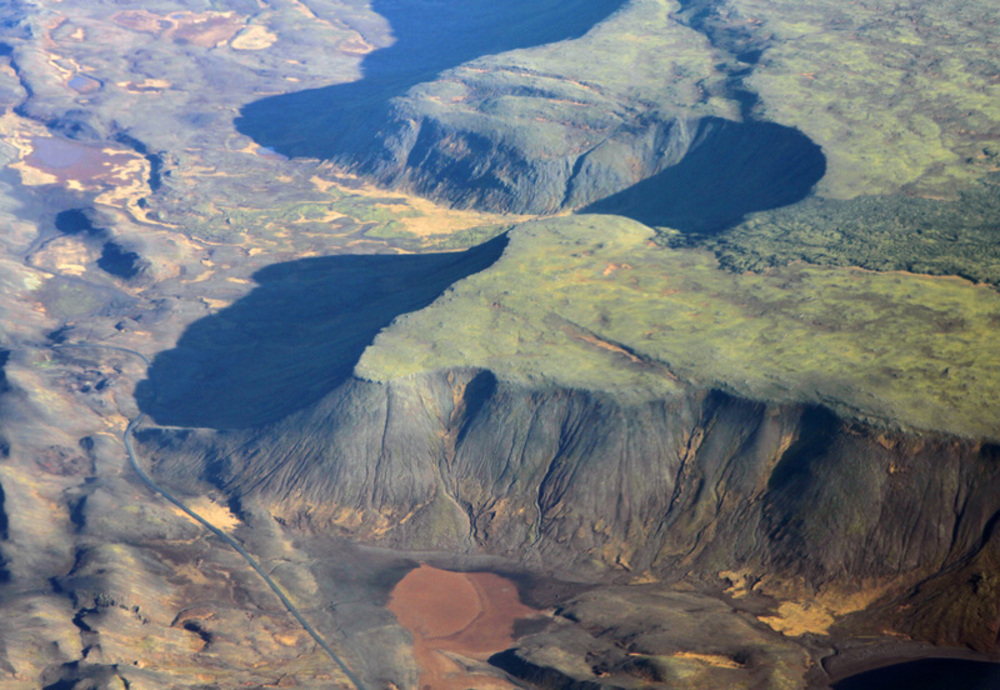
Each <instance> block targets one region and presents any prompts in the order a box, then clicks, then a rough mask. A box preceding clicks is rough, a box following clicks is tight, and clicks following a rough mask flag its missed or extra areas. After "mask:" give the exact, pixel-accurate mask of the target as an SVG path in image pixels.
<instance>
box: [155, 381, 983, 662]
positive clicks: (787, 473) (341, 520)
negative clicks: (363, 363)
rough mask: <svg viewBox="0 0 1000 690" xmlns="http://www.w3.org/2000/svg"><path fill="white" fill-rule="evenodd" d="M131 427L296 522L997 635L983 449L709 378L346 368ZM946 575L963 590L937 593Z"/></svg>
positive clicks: (955, 634)
mask: <svg viewBox="0 0 1000 690" xmlns="http://www.w3.org/2000/svg"><path fill="white" fill-rule="evenodd" d="M142 440H143V441H144V443H145V445H146V447H147V449H149V450H152V451H153V453H154V462H155V467H156V471H157V472H158V473H159V475H160V476H161V477H162V478H164V479H166V480H168V481H170V482H173V483H183V482H184V481H185V477H186V476H188V475H189V474H190V467H191V466H192V463H193V464H195V465H198V464H200V466H201V468H202V473H203V476H204V478H207V479H210V480H211V481H213V482H215V483H216V484H217V485H218V486H219V487H220V488H222V489H223V490H224V491H225V492H226V493H228V494H229V495H230V496H231V497H232V498H233V499H234V500H235V501H237V502H245V501H253V502H254V503H255V504H258V505H261V504H262V505H264V506H266V507H267V508H268V510H270V511H271V512H272V513H273V514H274V515H275V516H276V517H277V518H278V519H280V520H281V521H283V522H285V523H289V524H292V525H294V526H297V527H299V528H302V529H306V530H317V531H329V530H331V529H333V530H340V531H343V532H345V533H347V534H350V535H352V536H355V537H358V538H361V539H363V540H367V541H371V542H376V543H380V544H383V545H387V546H394V547H405V548H410V549H444V548H447V549H459V550H468V551H473V552H480V551H486V552H490V553H495V554H501V555H505V556H511V557H515V558H519V559H522V560H523V561H525V562H526V563H528V564H531V563H537V562H538V559H542V560H543V561H544V563H545V564H546V565H548V566H550V567H556V568H560V569H563V568H565V569H569V568H577V569H579V568H584V569H588V570H591V571H592V572H604V573H605V574H607V573H614V572H619V573H624V572H626V571H628V572H631V573H632V574H633V575H638V574H646V575H655V576H656V577H659V578H661V579H668V580H671V579H677V578H680V577H692V576H693V577H695V578H696V579H700V580H702V581H718V580H717V579H718V577H719V576H720V573H722V572H723V571H727V572H730V573H733V572H739V573H741V574H742V575H741V577H742V578H743V579H744V582H745V583H749V586H751V587H752V586H753V585H756V584H757V583H760V582H761V581H762V580H764V581H766V583H769V584H768V586H769V587H770V588H771V589H772V590H773V591H776V592H777V591H783V592H790V591H792V590H797V591H809V592H813V593H815V592H817V591H820V590H823V591H827V590H828V591H837V592H849V591H852V590H857V589H860V588H861V587H862V585H866V586H877V587H881V588H882V589H881V590H880V591H885V592H888V594H886V595H885V597H883V599H882V601H883V603H884V604H885V605H886V606H890V604H891V602H892V601H897V598H898V597H902V598H903V599H909V600H910V603H911V604H914V606H912V607H910V609H909V613H905V614H900V613H899V612H898V611H896V612H895V613H893V614H891V615H892V616H894V617H895V624H896V626H897V627H898V628H900V629H904V630H907V631H909V632H912V633H914V634H915V635H917V636H920V637H925V638H928V639H934V640H948V641H959V642H962V643H966V644H974V645H977V646H979V647H981V648H986V649H989V648H992V647H993V646H995V645H996V640H997V631H996V627H997V626H996V625H995V622H996V620H997V618H998V617H997V611H998V605H1000V590H998V588H997V587H996V586H995V583H994V582H993V580H992V579H990V578H992V577H993V576H992V575H990V574H989V571H988V570H987V569H985V566H984V564H985V563H988V562H990V559H992V558H995V556H991V555H990V554H993V553H995V551H996V539H995V538H994V534H993V532H994V527H995V524H996V522H997V518H998V516H1000V501H998V498H997V497H998V496H1000V459H998V458H1000V453H998V449H997V448H996V447H994V446H989V445H983V444H980V443H976V442H973V441H968V440H960V439H957V438H946V437H933V436H916V435H912V434H911V435H907V434H903V433H897V432H891V431H886V430H883V429H877V428H873V427H870V426H866V425H863V424H860V423H857V422H851V421H847V420H843V419H839V418H838V417H836V416H835V415H833V414H832V413H830V412H829V411H827V410H826V409H824V408H822V407H815V406H804V405H797V404H785V405H774V404H766V403H760V402H752V401H748V400H742V399H738V398H735V397H732V396H729V395H727V394H723V393H720V392H713V391H704V390H697V389H685V391H684V392H683V393H681V394H679V395H677V396H676V397H673V398H670V399H664V400H659V401H654V402H647V403H643V404H633V405H629V404H626V403H622V402H620V401H616V400H615V399H613V398H611V397H610V396H608V395H602V394H596V393H590V392H586V391H573V390H530V389H526V388H524V387H517V386H514V385H511V384H506V383H502V382H498V381H497V380H496V379H495V378H494V377H493V376H492V375H491V374H490V373H489V372H485V371H473V370H459V371H451V372H438V373H434V374H430V375H426V376H422V377H413V378H410V379H406V380H401V381H398V382H393V383H388V384H376V383H371V382H365V381H361V380H356V379H354V380H351V381H349V382H348V383H346V384H345V385H343V386H342V387H340V388H339V389H337V390H336V391H335V392H333V393H332V394H330V395H329V396H327V397H326V398H324V399H323V400H322V401H321V402H320V403H319V404H317V405H315V406H313V407H310V408H307V409H305V410H302V411H300V412H298V413H296V414H294V415H292V416H290V417H288V418H286V419H284V420H282V421H280V422H278V423H275V424H273V425H270V426H267V427H262V428H259V429H255V430H246V431H239V432H235V431H234V432H214V433H209V432H183V433H182V434H181V435H180V436H178V435H176V434H175V433H174V432H168V431H154V430H150V431H146V432H144V433H143V434H142ZM976 573H978V577H977V576H976ZM727 577H729V579H730V580H732V579H733V578H734V577H735V576H733V575H729V576H727ZM964 583H972V584H969V585H968V587H973V588H974V589H975V590H976V592H974V593H973V594H972V595H971V596H962V595H961V594H960V593H955V594H954V595H949V594H948V591H949V590H948V587H949V586H952V585H964ZM885 588H888V589H885ZM908 588H913V589H908ZM970 591H971V590H970ZM956 607H959V608H961V611H962V613H961V615H959V612H958V609H957V608H956ZM970 607H971V609H973V610H971V611H970ZM890 608H891V606H890ZM931 609H933V610H934V611H936V612H937V613H935V617H936V618H935V621H934V623H933V625H932V624H931V623H930V618H929V612H930V611H931ZM874 610H875V609H870V611H874ZM892 610H893V611H895V609H892ZM970 614H972V615H970ZM870 615H872V616H875V618H877V619H878V620H884V619H885V617H886V616H890V613H889V609H885V610H883V611H882V613H879V614H876V613H871V614H870ZM859 620H861V619H859ZM861 624H864V625H867V623H864V622H863V621H862V623H861Z"/></svg>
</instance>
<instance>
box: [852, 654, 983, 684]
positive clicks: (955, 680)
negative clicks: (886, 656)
mask: <svg viewBox="0 0 1000 690" xmlns="http://www.w3.org/2000/svg"><path fill="white" fill-rule="evenodd" d="M833 688H834V690H916V689H917V688H919V689H920V690H952V688H962V690H996V689H997V688H1000V664H997V663H991V662H987V661H967V660H965V659H921V660H919V661H908V662H905V663H902V664H895V665H893V666H886V667H883V668H877V669H874V670H872V671H865V672H864V673H859V674H858V675H856V676H851V677H850V678H845V679H844V680H841V681H838V682H836V683H834V684H833Z"/></svg>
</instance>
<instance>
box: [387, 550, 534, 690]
mask: <svg viewBox="0 0 1000 690" xmlns="http://www.w3.org/2000/svg"><path fill="white" fill-rule="evenodd" d="M389 610H390V611H392V612H393V614H395V616H396V619H397V620H398V621H399V622H400V624H401V625H402V626H403V627H404V628H406V629H407V630H409V631H410V633H411V634H412V635H413V654H414V657H415V659H416V661H417V665H418V666H419V667H420V688H421V690H466V689H467V688H470V687H475V688H477V689H478V690H501V689H502V690H507V689H508V688H513V687H515V686H513V685H511V684H509V683H506V682H504V681H503V680H500V679H499V678H495V677H490V676H485V675H479V674H475V673H468V672H466V671H465V669H463V667H462V666H461V665H460V664H459V663H457V662H456V661H455V660H453V659H452V658H449V656H448V655H449V654H453V655H456V656H461V657H465V658H467V659H475V660H478V661H485V660H486V659H488V658H489V657H490V656H491V655H493V654H495V653H496V652H500V651H503V650H504V649H507V648H508V647H510V646H511V645H512V644H513V642H514V621H515V620H517V619H519V618H526V617H528V616H537V615H539V612H538V611H537V610H535V609H532V608H529V607H528V606H525V605H524V604H522V603H521V602H520V600H519V599H518V597H517V588H516V587H515V586H514V584H513V583H512V582H511V581H510V580H507V579H505V578H502V577H500V576H499V575H494V574H493V573H455V572H450V571H447V570H439V569H437V568H432V567H431V566H428V565H421V566H420V567H419V568H416V569H414V570H412V571H410V572H409V573H408V574H407V576H406V577H404V578H403V579H402V580H400V582H399V584H397V585H396V588H395V589H393V591H392V597H391V598H390V600H389Z"/></svg>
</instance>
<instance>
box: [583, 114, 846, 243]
mask: <svg viewBox="0 0 1000 690" xmlns="http://www.w3.org/2000/svg"><path fill="white" fill-rule="evenodd" d="M825 173H826V157H825V156H824V155H823V150H822V149H821V148H820V147H819V146H818V145H817V144H815V143H813V142H812V140H811V139H809V137H807V136H806V135H805V134H803V133H802V132H800V131H799V130H797V129H792V128H791V127H784V126H782V125H778V124H774V123H772V122H752V121H749V122H731V121H729V120H722V119H719V118H706V119H705V120H703V121H702V122H701V124H700V126H699V130H698V133H697V135H696V136H695V139H694V142H693V143H692V145H691V148H690V149H689V151H688V153H687V155H686V156H685V157H684V158H683V159H682V160H681V161H680V163H678V164H677V165H674V166H671V167H669V168H667V169H666V170H663V171H662V172H660V173H658V174H656V175H653V176H652V177H649V178H647V179H645V180H643V181H641V182H639V183H637V184H635V185H633V186H632V187H629V188H628V189H625V190H623V191H621V192H618V193H617V194H613V195H611V196H609V197H607V198H605V199H602V200H600V201H597V202H595V203H593V204H590V205H589V206H587V207H585V208H583V209H581V210H580V211H579V213H606V214H614V215H619V216H626V217H628V218H632V219H633V220H637V221H639V222H640V223H645V224H646V225H658V226H666V227H670V228H674V229H676V230H680V231H681V232H684V233H687V234H700V235H708V234H714V233H717V232H719V231H721V230H724V229H726V228H729V227H732V226H733V225H736V224H738V223H739V222H740V221H741V220H742V219H743V217H744V216H745V215H746V214H748V213H753V212H755V211H766V210H768V209H773V208H780V207H781V206H787V205H789V204H793V203H795V202H796V201H801V200H802V199H804V198H806V197H807V196H808V195H809V194H810V193H811V192H812V188H813V186H814V185H815V184H816V183H817V182H819V180H820V179H821V178H822V177H823V175H824V174H825Z"/></svg>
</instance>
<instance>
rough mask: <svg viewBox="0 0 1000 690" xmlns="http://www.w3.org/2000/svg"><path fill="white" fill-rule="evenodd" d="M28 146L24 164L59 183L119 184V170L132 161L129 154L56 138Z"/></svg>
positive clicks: (39, 139)
mask: <svg viewBox="0 0 1000 690" xmlns="http://www.w3.org/2000/svg"><path fill="white" fill-rule="evenodd" d="M31 146H32V150H31V153H29V154H28V155H27V156H26V157H25V159H24V161H25V163H27V164H28V165H30V166H31V167H33V168H35V169H37V170H41V171H42V172H44V173H48V174H49V175H52V176H54V177H55V178H56V180H57V181H59V182H66V181H67V180H77V181H79V182H83V183H88V182H97V181H101V180H106V181H109V182H112V181H115V180H117V182H118V184H121V179H119V178H120V175H121V171H122V167H123V166H126V165H127V164H129V163H131V162H132V161H134V160H135V159H136V155H135V154H133V153H131V152H130V151H124V150H122V151H115V150H113V149H108V148H101V147H98V146H93V145H90V144H81V143H78V142H75V141H70V140H68V139H59V138H56V137H35V138H34V139H32V141H31Z"/></svg>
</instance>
